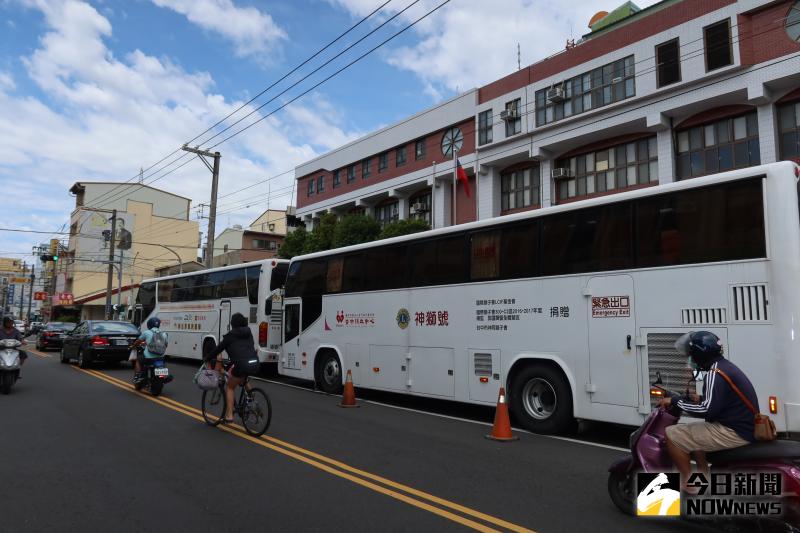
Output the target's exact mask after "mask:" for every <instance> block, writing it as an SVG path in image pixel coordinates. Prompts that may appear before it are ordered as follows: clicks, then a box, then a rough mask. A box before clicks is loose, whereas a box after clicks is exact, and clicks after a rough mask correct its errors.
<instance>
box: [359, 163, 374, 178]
mask: <svg viewBox="0 0 800 533" xmlns="http://www.w3.org/2000/svg"><path fill="white" fill-rule="evenodd" d="M370 166H372V160H371V159H369V158H367V159H365V160H363V161H362V162H361V179H367V178H368V177H369V173H370V168H369V167H370Z"/></svg>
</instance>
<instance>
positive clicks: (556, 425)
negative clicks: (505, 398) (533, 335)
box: [509, 364, 575, 433]
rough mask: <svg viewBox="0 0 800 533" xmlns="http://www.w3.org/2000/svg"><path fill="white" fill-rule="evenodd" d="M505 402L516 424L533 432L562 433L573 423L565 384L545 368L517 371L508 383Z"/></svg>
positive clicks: (557, 371)
mask: <svg viewBox="0 0 800 533" xmlns="http://www.w3.org/2000/svg"><path fill="white" fill-rule="evenodd" d="M509 402H510V404H511V405H510V407H511V411H512V412H513V413H514V416H515V418H516V419H517V421H518V422H519V423H520V424H521V425H522V426H524V427H525V428H526V429H528V430H530V431H533V432H535V433H564V432H566V431H567V430H569V429H570V428H571V426H572V425H573V424H574V420H575V419H574V418H573V417H572V392H571V391H570V388H569V383H568V382H567V380H566V378H565V377H564V375H563V374H562V373H561V372H560V371H559V370H556V369H554V368H553V367H551V366H549V365H546V364H533V365H528V366H526V367H524V368H522V369H520V370H519V371H518V372H517V373H516V375H515V376H514V377H513V379H512V381H511V387H510V391H509Z"/></svg>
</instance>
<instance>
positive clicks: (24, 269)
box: [19, 261, 28, 320]
mask: <svg viewBox="0 0 800 533" xmlns="http://www.w3.org/2000/svg"><path fill="white" fill-rule="evenodd" d="M27 273H28V264H27V263H26V262H25V261H23V262H22V277H23V278H24V277H25V275H26V274H27ZM24 301H25V284H24V283H23V284H22V287H21V290H20V295H19V319H20V320H22V302H24Z"/></svg>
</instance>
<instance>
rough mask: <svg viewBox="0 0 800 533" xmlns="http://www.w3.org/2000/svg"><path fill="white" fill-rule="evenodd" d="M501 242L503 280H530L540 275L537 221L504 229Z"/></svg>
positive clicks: (501, 275) (501, 273) (501, 272)
mask: <svg viewBox="0 0 800 533" xmlns="http://www.w3.org/2000/svg"><path fill="white" fill-rule="evenodd" d="M500 240H501V242H500V246H501V250H502V259H501V261H500V277H501V278H503V279H515V278H529V277H533V276H538V275H539V268H538V258H539V223H538V222H537V221H535V220H534V221H531V222H525V223H524V224H517V225H514V226H506V227H504V228H503V230H502V236H501V239H500Z"/></svg>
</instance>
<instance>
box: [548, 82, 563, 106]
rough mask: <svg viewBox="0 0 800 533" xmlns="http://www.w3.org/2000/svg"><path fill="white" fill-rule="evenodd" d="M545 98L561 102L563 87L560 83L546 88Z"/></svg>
mask: <svg viewBox="0 0 800 533" xmlns="http://www.w3.org/2000/svg"><path fill="white" fill-rule="evenodd" d="M547 100H548V101H549V102H563V101H564V87H563V86H561V85H555V86H553V87H550V88H549V89H547Z"/></svg>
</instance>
